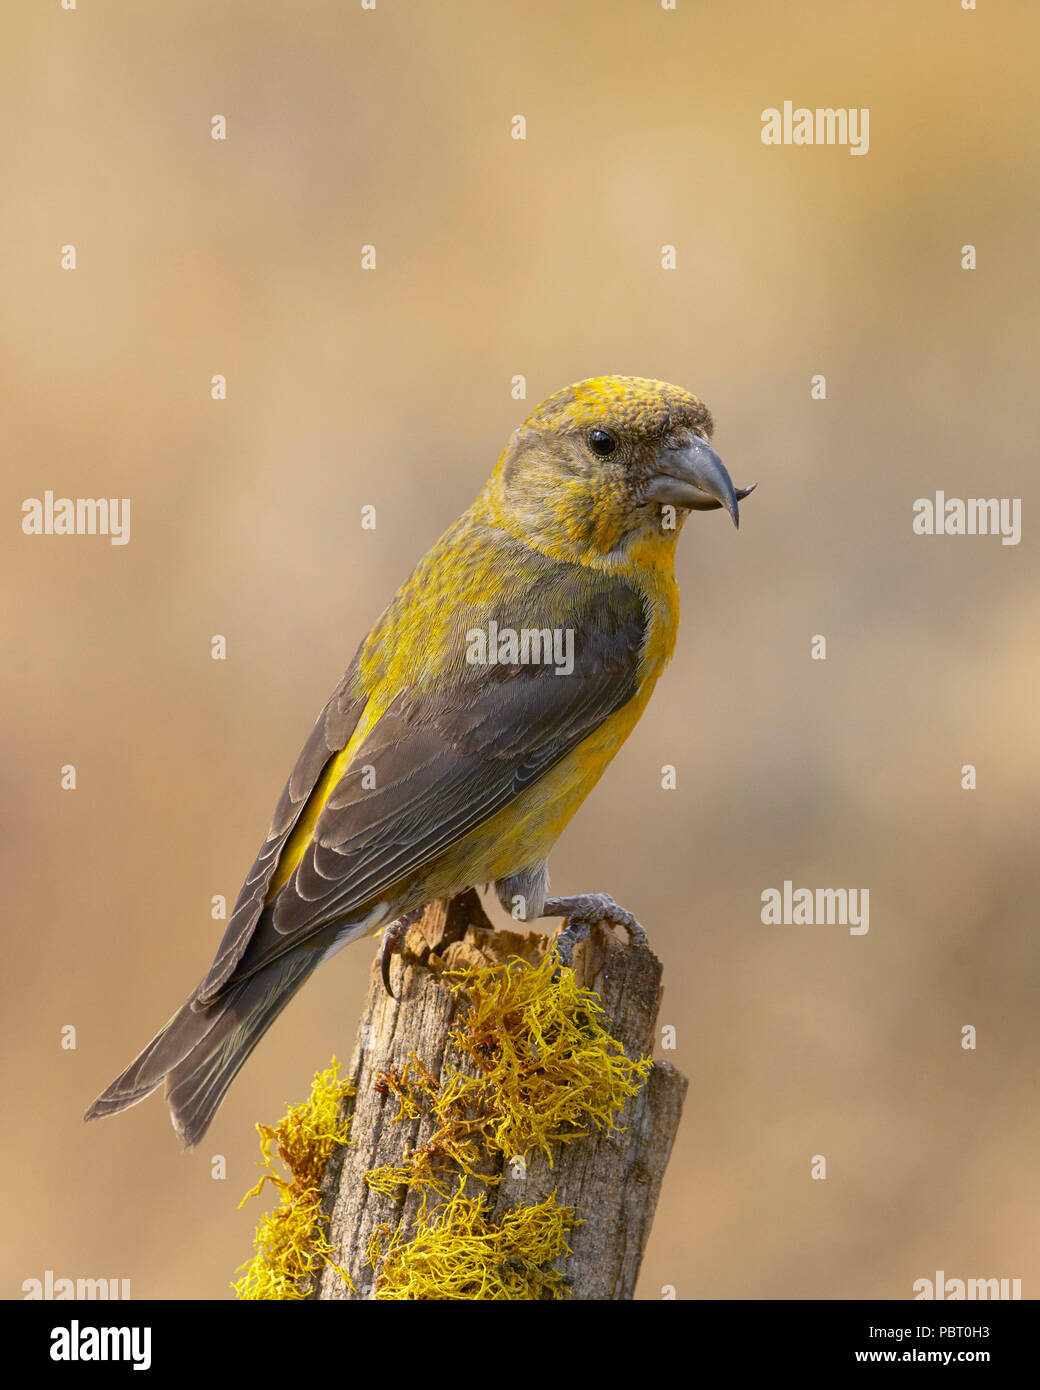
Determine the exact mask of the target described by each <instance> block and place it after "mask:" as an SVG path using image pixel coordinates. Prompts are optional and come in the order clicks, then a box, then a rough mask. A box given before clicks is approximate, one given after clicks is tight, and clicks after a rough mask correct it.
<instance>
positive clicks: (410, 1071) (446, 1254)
mask: <svg viewBox="0 0 1040 1390" xmlns="http://www.w3.org/2000/svg"><path fill="white" fill-rule="evenodd" d="M550 943H551V937H549V936H548V935H545V934H542V933H538V932H526V933H522V934H521V933H514V932H508V931H496V930H495V929H494V928H492V926H491V924H490V923H489V922H488V919H487V917H486V916H485V914H484V910H483V908H482V907H481V904H480V899H479V898H478V897H477V894H476V893H475V892H473V891H469V892H466V893H464V894H461V895H460V896H459V897H457V898H455V899H453V900H452V901H451V902H450V903H436V904H433V905H432V906H431V907H430V908H429V909H428V910H427V912H426V914H425V915H424V917H423V918H422V919H421V920H420V921H419V922H417V923H416V924H415V925H414V926H412V927H411V928H410V929H409V931H408V936H407V940H406V942H405V946H404V950H403V952H402V954H401V955H400V956H397V957H395V959H394V961H393V963H392V978H393V984H394V989H395V992H396V993H397V995H398V996H399V997H398V998H397V999H393V998H390V997H389V996H388V995H387V994H386V993H385V992H384V990H383V986H382V982H381V980H380V975H379V958H378V955H377V957H376V960H375V961H374V962H373V968H372V979H371V983H370V986H369V991H368V998H367V1001H366V1005H365V1011H364V1016H363V1018H362V1022H361V1025H360V1027H359V1030H358V1036H357V1044H356V1048H355V1052H354V1056H353V1059H352V1062H351V1065H350V1068H349V1070H348V1072H347V1075H348V1076H349V1077H350V1079H351V1080H352V1081H353V1084H354V1094H353V1095H352V1096H350V1097H349V1098H348V1099H347V1101H346V1102H345V1111H346V1113H349V1114H350V1115H351V1117H352V1118H351V1127H350V1135H351V1142H349V1143H347V1144H343V1145H339V1146H338V1147H337V1148H336V1149H335V1150H334V1152H333V1154H332V1157H331V1158H330V1160H329V1162H328V1165H327V1167H326V1170H325V1174H324V1180H323V1188H322V1192H323V1210H324V1213H325V1216H326V1219H327V1223H328V1224H327V1230H328V1240H329V1243H330V1245H331V1248H332V1255H331V1256H330V1262H329V1264H327V1265H326V1266H325V1267H324V1268H323V1269H322V1270H321V1271H320V1273H319V1274H318V1275H316V1276H315V1277H314V1279H313V1280H312V1283H311V1287H310V1290H309V1293H308V1296H309V1297H311V1298H318V1299H322V1300H332V1299H361V1298H372V1297H376V1298H385V1297H391V1298H395V1297H396V1298H416V1297H420V1298H421V1297H429V1298H437V1297H446V1298H509V1297H516V1298H546V1297H560V1296H566V1295H567V1294H569V1296H570V1297H571V1298H574V1299H630V1298H632V1297H633V1292H634V1289H635V1285H636V1279H637V1277H638V1274H639V1267H640V1263H641V1261H642V1257H643V1251H644V1249H645V1246H646V1241H647V1237H648V1235H649V1232H650V1226H651V1223H652V1221H653V1216H654V1209H655V1207H656V1204H657V1198H658V1194H659V1192H660V1187H661V1181H662V1178H663V1176H664V1170H665V1166H666V1164H667V1162H668V1157H669V1154H670V1152H671V1148H672V1143H673V1141H674V1138H675V1133H676V1129H677V1127H678V1123H679V1117H680V1113H681V1110H682V1104H683V1099H684V1096H685V1093H686V1086H687V1082H686V1079H685V1077H683V1076H682V1075H681V1074H680V1073H679V1072H677V1071H676V1070H675V1068H674V1067H672V1066H671V1065H669V1063H667V1062H655V1063H653V1064H652V1065H649V1064H648V1063H647V1064H645V1065H644V1066H643V1067H642V1069H641V1070H639V1069H638V1068H633V1066H632V1064H638V1063H639V1061H640V1059H644V1058H649V1055H650V1054H651V1052H652V1050H653V1043H654V1033H655V1027H656V1021H657V1012H658V1008H659V1005H660V1000H661V964H660V962H659V961H658V960H657V958H656V956H654V955H653V953H652V952H651V951H650V950H648V949H647V948H645V947H643V948H632V947H629V946H628V945H627V943H625V942H623V941H622V940H620V939H619V938H618V937H616V936H615V935H614V934H613V933H612V932H611V931H610V930H609V929H608V928H606V927H604V926H602V925H600V926H597V927H594V928H593V930H592V932H591V934H590V936H589V938H588V940H587V941H585V942H583V943H581V944H579V945H578V946H577V947H576V948H575V951H574V966H573V968H574V980H573V985H570V984H569V988H571V989H573V986H578V987H583V988H585V989H588V990H593V991H595V993H596V995H598V997H599V1003H600V1004H601V1006H602V1009H603V1016H602V1017H600V1019H599V1022H600V1023H601V1024H602V1029H605V1030H606V1032H607V1033H609V1034H610V1035H611V1037H612V1038H613V1039H615V1040H616V1042H617V1043H619V1044H620V1049H614V1052H613V1054H611V1056H609V1057H608V1058H607V1060H606V1061H604V1065H607V1064H608V1063H609V1065H610V1066H611V1067H614V1068H615V1070H617V1069H619V1068H620V1069H622V1070H623V1069H625V1068H628V1069H629V1070H628V1071H627V1072H625V1075H626V1076H628V1077H633V1076H634V1084H633V1085H632V1086H631V1087H630V1088H629V1089H630V1090H632V1091H634V1092H635V1093H634V1094H632V1095H630V1096H629V1097H628V1098H627V1099H624V1102H623V1104H621V1105H620V1108H619V1109H618V1110H617V1112H616V1113H615V1114H614V1115H613V1126H612V1125H611V1124H610V1123H607V1124H597V1123H596V1122H595V1120H594V1119H590V1120H589V1121H588V1123H585V1124H579V1125H574V1124H566V1125H564V1126H562V1128H560V1131H559V1132H560V1133H561V1134H575V1135H576V1137H572V1138H570V1139H569V1140H565V1141H561V1140H559V1139H557V1140H555V1141H554V1142H551V1143H550V1145H549V1153H551V1157H552V1163H551V1165H550V1162H549V1154H548V1153H546V1152H545V1151H544V1148H542V1147H534V1148H533V1149H530V1150H528V1151H527V1152H526V1153H524V1154H513V1153H509V1152H506V1151H499V1152H496V1151H495V1146H494V1144H486V1143H483V1140H484V1139H486V1137H487V1136H488V1135H489V1134H490V1133H491V1132H492V1130H493V1129H494V1125H492V1124H490V1123H483V1124H479V1123H478V1122H476V1121H471V1120H469V1119H466V1118H463V1119H461V1120H460V1121H459V1122H458V1123H456V1122H455V1121H454V1120H453V1121H452V1124H451V1126H449V1127H447V1128H446V1127H445V1123H444V1113H443V1112H444V1106H445V1104H447V1103H448V1102H449V1099H450V1093H451V1092H452V1091H453V1090H456V1091H457V1090H458V1088H459V1086H463V1087H464V1086H465V1085H466V1082H465V1080H462V1081H459V1080H458V1079H457V1078H479V1077H480V1076H481V1073H482V1071H487V1069H488V1068H489V1067H490V1066H492V1065H493V1063H494V1058H495V1057H496V1056H497V1054H498V1053H499V1052H500V1051H501V1050H502V1047H501V1044H502V1043H503V1039H502V1038H501V1037H497V1038H496V1037H494V1036H489V1037H488V1038H487V1039H485V1040H484V1041H481V1042H479V1043H477V1044H476V1045H471V1046H472V1050H471V1051H470V1052H467V1051H466V1049H465V1048H463V1049H462V1050H460V1049H459V1048H458V1047H457V1046H456V1041H457V1040H456V1041H453V1038H452V1031H453V1030H457V1029H459V1028H460V1027H465V1026H466V1018H467V1015H468V1013H469V1010H470V1007H471V1001H470V998H469V996H468V995H467V993H466V991H465V988H464V987H462V988H459V987H455V988H453V984H455V981H453V979H452V978H451V976H450V975H449V974H448V972H455V971H460V970H465V969H466V968H467V967H487V966H504V965H505V964H506V963H507V962H509V961H514V962H515V961H516V960H519V961H522V962H526V963H527V965H528V966H532V967H537V966H539V965H544V969H543V971H542V972H541V974H540V975H539V976H538V979H539V980H543V979H544V980H545V981H546V982H549V981H550V980H552V978H553V977H552V965H551V964H549V963H546V962H545V957H546V953H547V951H548V950H549V949H550ZM518 969H519V970H522V969H523V967H522V966H518V965H516V964H515V963H514V966H513V970H514V971H516V970H518ZM505 973H506V972H504V971H503V972H500V976H499V977H496V978H500V977H501V976H504V975H505ZM560 978H561V977H560V976H559V975H557V976H556V983H557V984H559V982H560ZM561 991H562V986H561V987H560V989H559V990H558V991H557V992H558V993H560V992H561ZM567 997H568V998H572V997H574V996H573V995H568V996H567ZM573 1012H574V1014H575V1016H576V1018H577V1020H578V1027H579V1030H584V1031H582V1032H581V1036H584V1035H585V1032H587V1033H588V1035H589V1036H590V1037H592V1036H593V1034H594V1033H597V1029H596V1024H595V1022H594V1019H595V1017H597V1015H596V1014H595V1009H594V1007H592V1008H588V1007H585V1008H583V1007H582V1006H581V1003H580V996H579V1002H578V1003H577V1004H576V1005H575V1006H574V1009H573ZM537 1026H539V1025H536V1027H537ZM602 1029H600V1030H599V1031H598V1036H599V1037H601V1038H602ZM559 1032H560V1029H559V1028H557V1027H555V1025H553V1024H552V1023H550V1024H549V1025H547V1026H546V1031H545V1033H544V1034H538V1038H539V1042H538V1043H535V1042H533V1041H530V1040H528V1042H527V1043H526V1044H522V1043H517V1044H516V1045H517V1046H523V1045H526V1046H527V1047H528V1061H527V1064H528V1066H529V1068H533V1071H534V1072H537V1070H538V1047H539V1046H541V1047H542V1048H543V1049H548V1050H550V1051H551V1050H552V1048H553V1046H554V1041H553V1040H554V1038H555V1037H557V1036H558V1034H559ZM606 1042H607V1044H609V1046H608V1047H607V1052H608V1053H610V1049H611V1048H613V1044H610V1040H609V1039H607V1040H606ZM513 1046H514V1040H512V1039H510V1040H509V1042H508V1044H507V1045H506V1050H507V1051H510V1050H511V1049H512V1048H513ZM590 1046H591V1044H590ZM622 1050H623V1051H622ZM576 1055H577V1056H578V1058H579V1060H580V1053H579V1054H576ZM532 1057H533V1060H532ZM626 1058H627V1059H628V1060H627V1061H626V1060H625V1059H626ZM489 1059H490V1060H489ZM637 1071H638V1074H636V1072H637ZM611 1075H614V1072H611ZM474 1084H477V1083H476V1082H475V1083H474ZM560 1099H561V1100H565V1099H566V1097H560ZM438 1105H440V1107H441V1111H442V1113H441V1114H440V1116H438V1115H436V1114H434V1113H432V1109H434V1108H436V1107H437V1106H438ZM460 1105H461V1102H460ZM448 1108H449V1110H450V1109H451V1106H450V1104H449V1105H448ZM452 1113H455V1112H452ZM458 1114H459V1115H463V1116H465V1115H467V1114H468V1112H467V1111H465V1110H464V1109H459V1110H458ZM398 1116H400V1118H397V1117H398ZM501 1128H502V1127H501V1126H500V1131H501ZM507 1147H508V1146H507ZM471 1149H473V1150H475V1152H476V1160H477V1161H476V1162H474V1164H473V1165H472V1172H471V1174H470V1175H469V1176H467V1177H465V1178H464V1180H463V1183H462V1188H463V1189H464V1198H465V1201H470V1202H471V1203H472V1200H473V1199H476V1200H477V1201H478V1203H479V1206H480V1207H481V1211H480V1213H479V1215H478V1214H476V1212H475V1210H474V1209H473V1208H472V1206H470V1207H465V1206H464V1205H463V1207H459V1206H458V1203H456V1204H455V1205H452V1206H451V1209H450V1210H451V1213H452V1216H451V1219H452V1220H458V1212H459V1211H460V1210H465V1211H467V1212H468V1217H467V1218H466V1219H467V1220H468V1222H469V1224H468V1225H467V1226H466V1228H465V1230H464V1231H462V1230H461V1228H460V1234H459V1236H458V1239H454V1238H453V1237H452V1235H451V1231H450V1229H449V1223H448V1220H447V1219H446V1218H445V1217H444V1215H443V1213H444V1212H445V1211H446V1210H448V1208H447V1207H446V1206H445V1201H446V1198H447V1195H448V1194H449V1193H450V1192H451V1191H452V1190H453V1189H454V1188H455V1185H456V1184H457V1183H458V1182H459V1180H460V1177H462V1170H461V1169H460V1168H459V1166H458V1164H453V1163H452V1162H451V1161H450V1160H451V1158H452V1156H453V1155H454V1156H455V1157H457V1156H458V1155H459V1153H460V1152H463V1151H469V1150H471ZM408 1165H411V1170H412V1171H414V1172H415V1173H417V1174H421V1173H425V1174H426V1175H427V1176H428V1177H429V1175H435V1177H436V1179H437V1180H438V1181H439V1184H440V1185H439V1186H436V1185H433V1183H432V1182H431V1181H424V1180H421V1179H420V1180H419V1181H415V1182H411V1181H402V1182H400V1183H397V1182H395V1181H394V1177H395V1176H396V1175H400V1174H401V1173H402V1171H403V1169H406V1168H408ZM379 1175H382V1181H381V1182H380V1181H377V1185H376V1188H373V1186H372V1185H371V1183H372V1182H373V1180H374V1176H375V1179H378V1178H379ZM388 1175H389V1176H388ZM481 1178H489V1179H491V1181H490V1182H484V1181H481ZM438 1207H439V1209H440V1212H441V1216H438ZM550 1212H551V1213H552V1214H553V1220H554V1221H555V1222H556V1223H557V1229H558V1230H559V1231H560V1232H562V1233H563V1239H564V1240H565V1242H566V1245H567V1246H569V1248H570V1254H569V1255H568V1254H566V1253H564V1250H562V1249H561V1250H559V1251H558V1253H556V1254H555V1255H554V1257H553V1258H552V1259H546V1260H545V1262H544V1264H543V1265H538V1261H539V1258H540V1257H541V1256H543V1255H546V1254H547V1252H548V1253H552V1251H553V1249H554V1247H551V1246H546V1245H544V1244H538V1241H537V1240H536V1239H535V1224H534V1217H535V1215H538V1216H539V1219H541V1217H542V1216H546V1215H547V1214H548V1213H550ZM561 1212H562V1213H565V1214H567V1215H565V1216H561V1215H560V1213H561ZM528 1217H530V1221H528ZM572 1220H573V1222H574V1223H575V1224H570V1222H571V1221H572ZM561 1221H562V1222H563V1224H562V1225H559V1223H560V1222H561ZM474 1223H476V1224H474ZM503 1223H505V1224H503ZM514 1229H515V1230H516V1231H527V1232H529V1233H530V1234H529V1235H525V1236H518V1237H517V1243H516V1244H515V1246H510V1245H509V1243H508V1241H506V1243H505V1244H501V1243H500V1244H499V1245H497V1246H495V1248H497V1249H499V1251H500V1254H501V1261H500V1263H499V1264H498V1265H495V1266H494V1267H493V1268H490V1269H489V1270H485V1271H482V1272H480V1273H479V1276H478V1275H473V1274H472V1270H471V1266H470V1265H466V1260H472V1252H473V1250H474V1249H490V1248H492V1245H493V1244H494V1242H495V1241H496V1240H498V1241H499V1242H501V1241H502V1240H504V1239H505V1237H504V1235H503V1232H505V1231H506V1230H514ZM539 1239H540V1237H539ZM525 1241H526V1242H527V1244H525ZM373 1242H375V1243H374V1244H373ZM532 1242H533V1243H532ZM388 1250H389V1251H391V1252H394V1251H396V1253H389V1254H388V1253H387V1252H388ZM409 1252H411V1254H412V1256H413V1257H414V1258H413V1261H412V1267H413V1272H412V1273H411V1274H409V1275H408V1276H407V1278H404V1277H402V1276H401V1274H400V1271H401V1268H403V1267H406V1266H407V1265H408V1258H407V1257H408V1256H409ZM402 1256H404V1257H405V1258H404V1259H403V1260H402ZM420 1256H421V1259H420ZM335 1265H338V1266H339V1267H340V1268H342V1269H345V1270H346V1271H348V1272H349V1274H350V1275H351V1278H352V1280H353V1282H354V1284H355V1285H356V1287H355V1288H351V1287H349V1285H348V1284H347V1283H346V1282H345V1281H344V1280H343V1279H342V1278H341V1277H340V1275H339V1273H337V1271H336V1269H335V1268H334V1266H335ZM536 1266H537V1268H536ZM414 1269H421V1271H422V1273H421V1276H419V1275H416V1274H415V1273H414ZM543 1269H545V1270H547V1271H548V1272H547V1273H544V1274H543V1273H542V1272H540V1271H541V1270H543ZM467 1270H468V1271H470V1272H469V1273H467V1272H466V1271H467ZM459 1271H462V1272H461V1273H459ZM525 1271H526V1273H525ZM532 1272H533V1275H534V1277H532V1278H529V1279H528V1280H527V1282H525V1278H527V1276H530V1275H532ZM392 1276H396V1281H395V1277H392ZM409 1280H410V1281H411V1282H409ZM510 1290H513V1291H510ZM516 1290H519V1292H517V1291H516Z"/></svg>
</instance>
